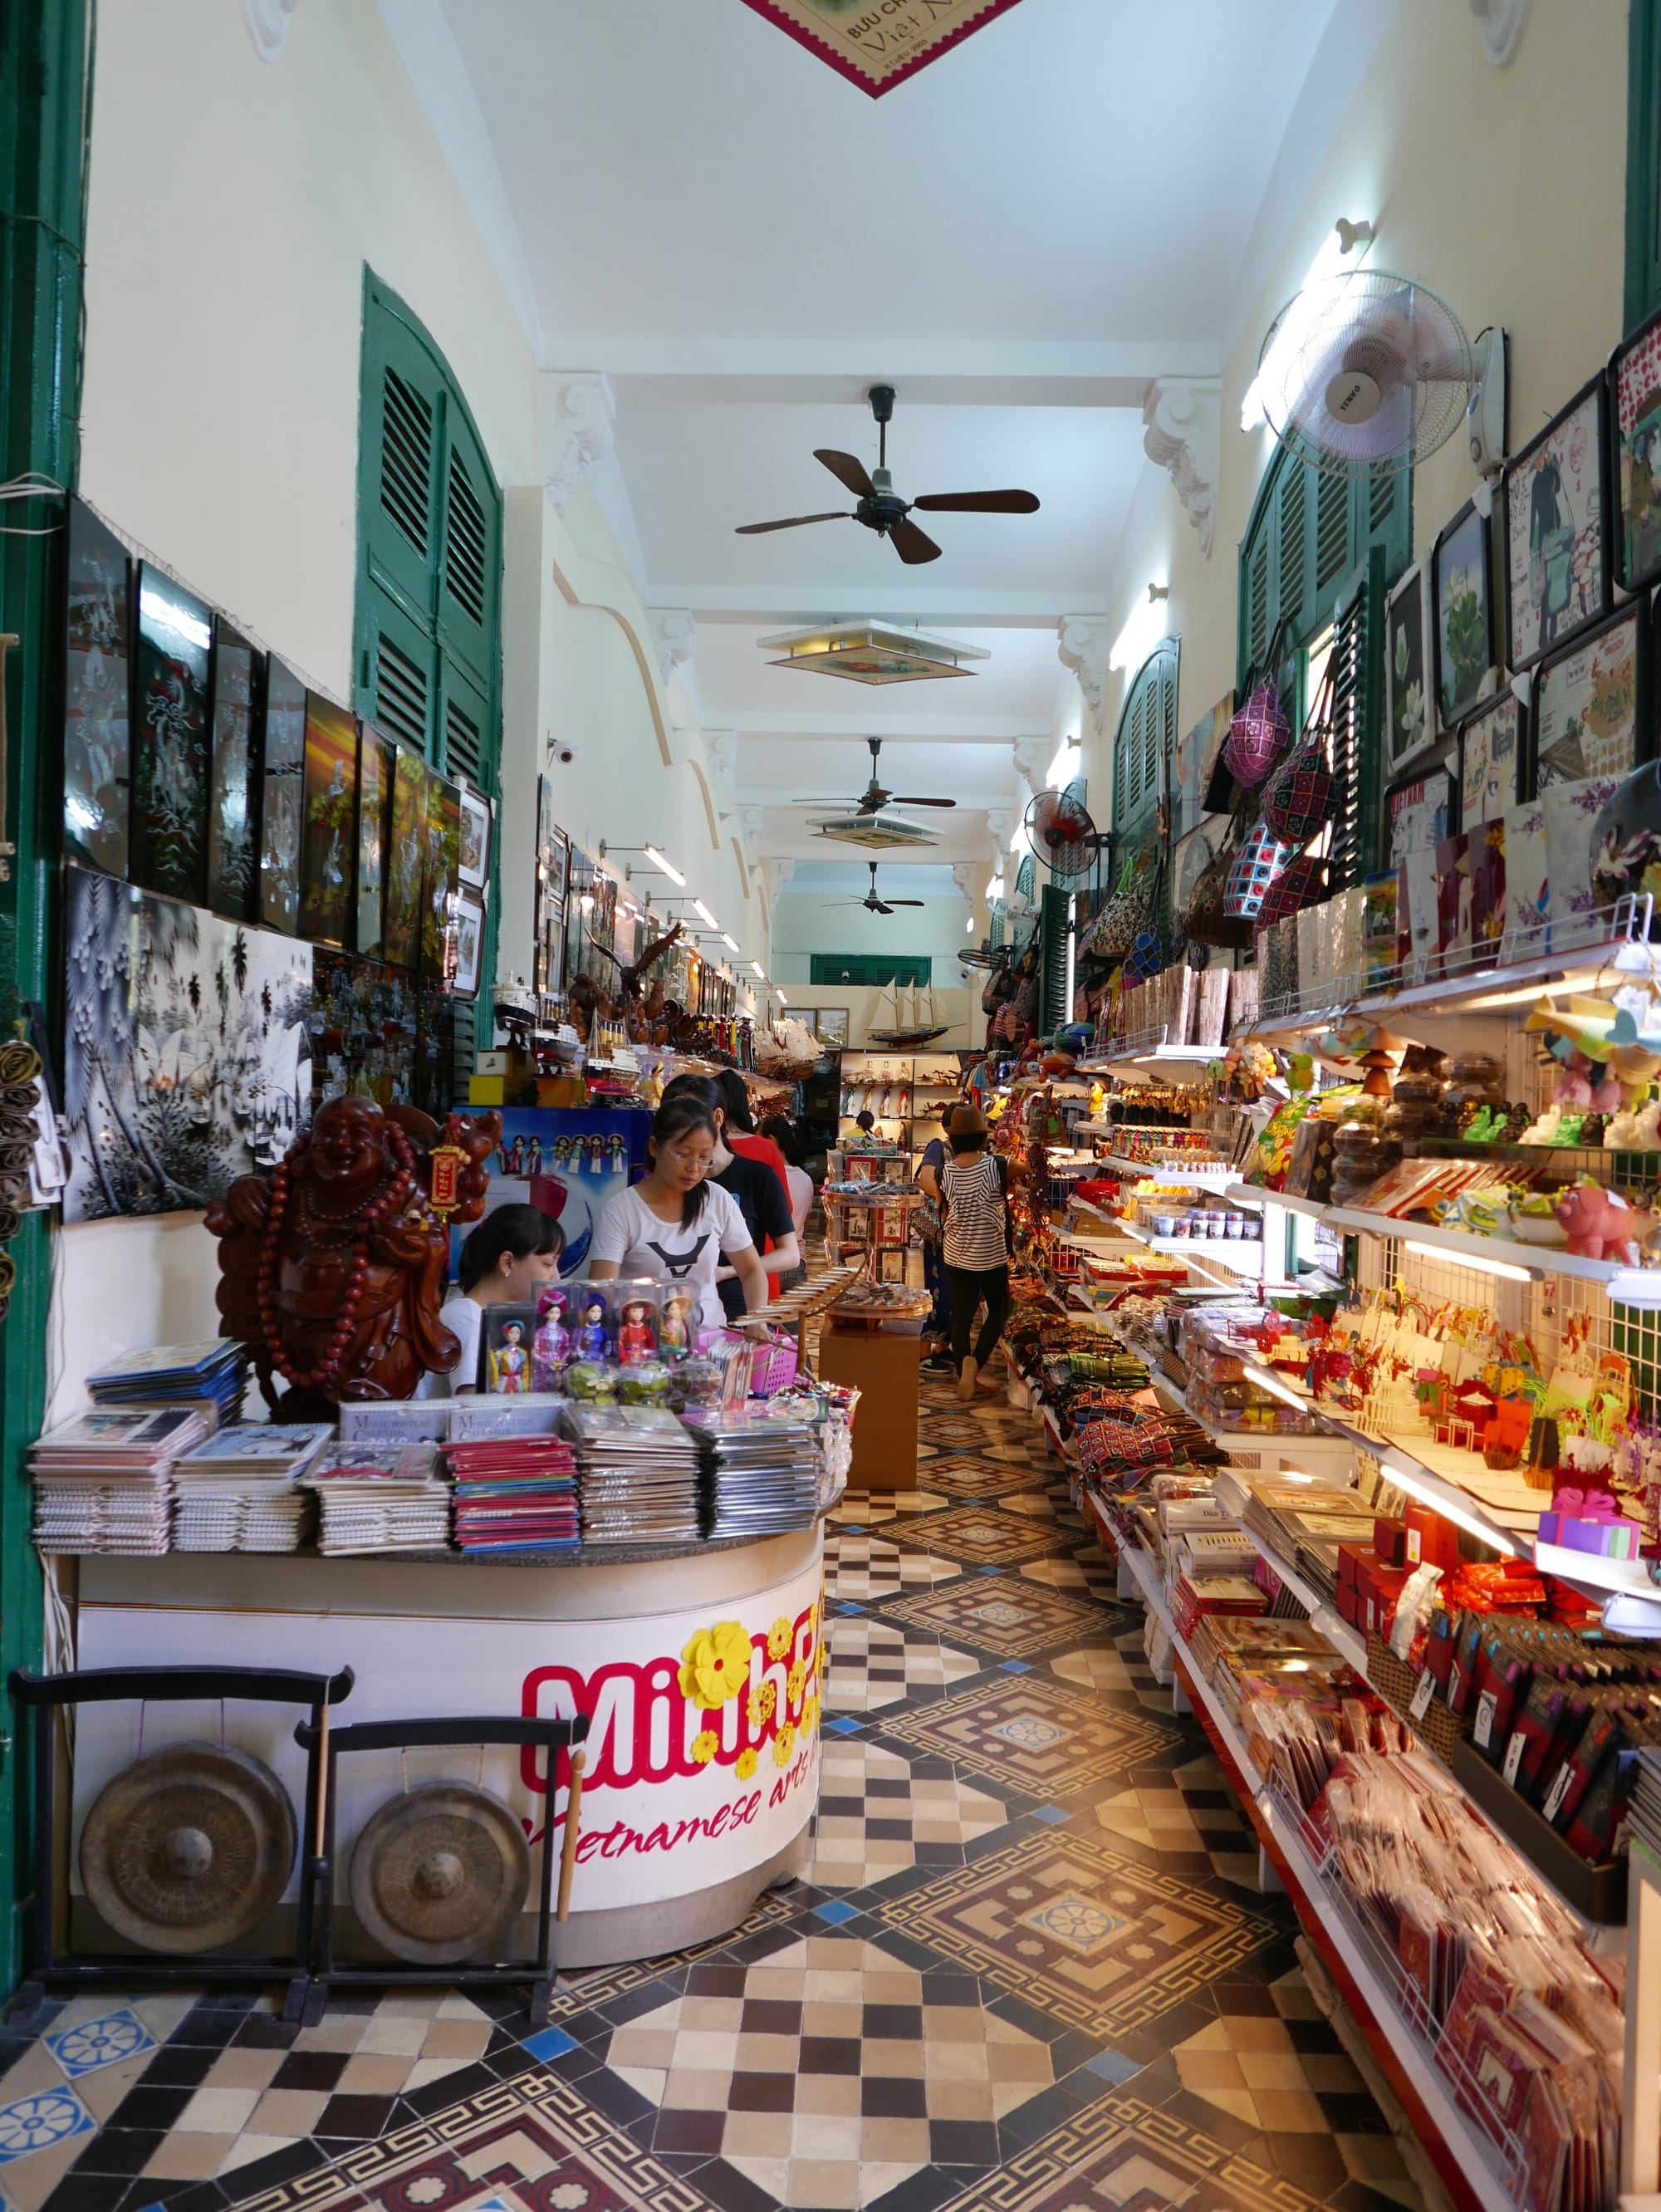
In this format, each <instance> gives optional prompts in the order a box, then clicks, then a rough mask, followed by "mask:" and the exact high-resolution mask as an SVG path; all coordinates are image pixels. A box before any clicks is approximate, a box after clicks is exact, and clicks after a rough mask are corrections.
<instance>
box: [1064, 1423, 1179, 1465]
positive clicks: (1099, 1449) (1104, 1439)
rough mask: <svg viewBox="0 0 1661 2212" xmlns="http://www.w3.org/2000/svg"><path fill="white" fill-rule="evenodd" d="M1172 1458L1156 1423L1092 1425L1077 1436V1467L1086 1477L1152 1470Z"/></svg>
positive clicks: (1168, 1443) (1166, 1440)
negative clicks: (1124, 1469)
mask: <svg viewBox="0 0 1661 2212" xmlns="http://www.w3.org/2000/svg"><path fill="white" fill-rule="evenodd" d="M1175 1456H1176V1453H1175V1450H1174V1449H1173V1445H1172V1443H1171V1439H1170V1437H1169V1436H1168V1435H1167V1433H1166V1431H1165V1430H1164V1429H1163V1427H1161V1425H1160V1424H1159V1423H1158V1422H1156V1421H1148V1422H1137V1423H1136V1424H1134V1425H1132V1424H1131V1422H1129V1421H1123V1420H1106V1421H1092V1422H1091V1423H1090V1424H1089V1425H1088V1427H1087V1428H1082V1429H1081V1430H1080V1431H1079V1432H1078V1463H1079V1466H1080V1468H1082V1470H1083V1472H1084V1473H1085V1474H1105V1473H1106V1472H1107V1471H1108V1470H1110V1469H1111V1468H1119V1467H1156V1466H1158V1465H1159V1464H1160V1462H1161V1461H1164V1460H1171V1459H1174V1458H1175Z"/></svg>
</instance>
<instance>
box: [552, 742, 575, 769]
mask: <svg viewBox="0 0 1661 2212" xmlns="http://www.w3.org/2000/svg"><path fill="white" fill-rule="evenodd" d="M554 757H555V760H556V761H558V762H559V763H560V765H561V768H569V767H570V765H571V763H572V762H573V761H574V760H575V759H576V757H577V748H576V746H575V745H572V744H564V743H563V742H561V744H557V745H555V748H554Z"/></svg>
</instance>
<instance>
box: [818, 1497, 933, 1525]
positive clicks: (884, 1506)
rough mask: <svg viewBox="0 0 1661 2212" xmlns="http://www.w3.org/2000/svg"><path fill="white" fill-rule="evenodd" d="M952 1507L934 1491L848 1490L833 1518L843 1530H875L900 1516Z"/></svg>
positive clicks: (833, 1512)
mask: <svg viewBox="0 0 1661 2212" xmlns="http://www.w3.org/2000/svg"><path fill="white" fill-rule="evenodd" d="M949 1504H951V1500H950V1498H947V1497H945V1496H943V1495H940V1496H937V1494H936V1493H935V1492H933V1491H931V1490H845V1491H844V1492H843V1493H842V1497H841V1500H840V1504H837V1505H836V1506H835V1507H834V1508H833V1510H832V1511H831V1514H830V1516H829V1517H830V1520H831V1522H832V1523H833V1524H834V1526H835V1527H837V1528H876V1526H877V1525H878V1523H879V1522H883V1521H893V1520H894V1519H895V1518H896V1517H897V1516H900V1514H912V1513H934V1512H937V1511H938V1510H939V1509H940V1508H941V1507H942V1506H943V1505H949Z"/></svg>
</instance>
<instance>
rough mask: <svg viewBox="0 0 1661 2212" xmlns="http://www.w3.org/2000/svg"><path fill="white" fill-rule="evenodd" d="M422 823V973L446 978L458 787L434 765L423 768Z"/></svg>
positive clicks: (450, 959)
mask: <svg viewBox="0 0 1661 2212" xmlns="http://www.w3.org/2000/svg"><path fill="white" fill-rule="evenodd" d="M426 827H427V837H426V846H425V862H424V866H425V877H424V880H423V883H422V887H421V973H422V975H430V976H431V977H433V980H434V981H446V982H447V981H449V979H450V977H451V975H452V974H453V973H454V969H455V940H454V937H453V934H452V926H453V921H454V915H455V905H456V894H457V892H458V890H460V888H461V884H460V869H461V790H460V787H459V786H458V785H457V784H453V783H452V782H451V781H449V780H448V778H447V777H445V776H442V775H439V772H438V770H437V769H434V768H429V769H427V815H426Z"/></svg>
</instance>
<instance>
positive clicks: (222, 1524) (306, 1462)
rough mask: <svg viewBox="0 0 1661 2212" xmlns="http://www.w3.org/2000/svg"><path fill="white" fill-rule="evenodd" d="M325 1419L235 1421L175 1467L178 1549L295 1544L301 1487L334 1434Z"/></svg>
mask: <svg viewBox="0 0 1661 2212" xmlns="http://www.w3.org/2000/svg"><path fill="white" fill-rule="evenodd" d="M334 1437H335V1432H334V1430H333V1429H332V1428H331V1427H330V1426H329V1425H328V1424H327V1423H325V1422H318V1421H307V1422H300V1423H295V1424H293V1425H289V1424H288V1423H282V1422H276V1421H247V1422H239V1423H237V1424H235V1425H233V1426H232V1427H230V1428H228V1429H221V1431H220V1432H219V1434H218V1435H217V1436H214V1437H209V1439H208V1441H207V1443H204V1444H198V1445H197V1448H196V1449H195V1450H194V1451H193V1452H191V1453H188V1454H187V1455H186V1456H185V1458H183V1459H181V1460H180V1461H179V1462H178V1464H177V1466H176V1467H175V1468H174V1470H173V1474H174V1480H175V1482H176V1484H177V1501H176V1504H175V1505H174V1509H173V1549H174V1550H175V1551H176V1552H295V1551H298V1550H299V1549H300V1539H301V1537H302V1535H303V1534H304V1533H305V1528H306V1503H307V1493H306V1492H305V1491H304V1490H302V1489H301V1488H300V1487H299V1485H300V1480H301V1478H302V1477H303V1476H304V1475H306V1474H309V1473H310V1471H311V1469H312V1467H313V1465H314V1464H315V1463H316V1461H317V1459H318V1454H319V1453H321V1452H323V1451H324V1450H325V1449H327V1448H328V1446H329V1445H330V1444H331V1443H333V1442H334Z"/></svg>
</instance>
